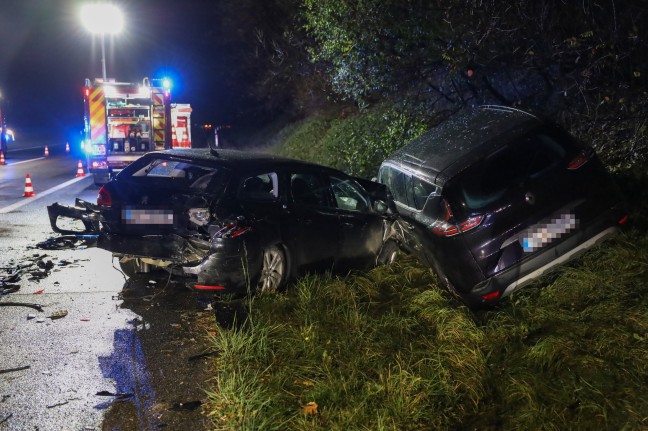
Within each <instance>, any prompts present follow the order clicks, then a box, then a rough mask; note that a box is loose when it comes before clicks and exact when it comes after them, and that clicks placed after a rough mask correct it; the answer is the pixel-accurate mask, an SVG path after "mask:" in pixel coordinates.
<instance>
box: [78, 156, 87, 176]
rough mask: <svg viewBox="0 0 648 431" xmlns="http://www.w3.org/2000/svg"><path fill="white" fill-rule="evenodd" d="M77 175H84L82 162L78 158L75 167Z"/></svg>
mask: <svg viewBox="0 0 648 431" xmlns="http://www.w3.org/2000/svg"><path fill="white" fill-rule="evenodd" d="M76 176H77V177H85V174H84V173H83V163H81V160H79V166H78V167H77V174H76Z"/></svg>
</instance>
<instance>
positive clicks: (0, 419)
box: [0, 413, 13, 425]
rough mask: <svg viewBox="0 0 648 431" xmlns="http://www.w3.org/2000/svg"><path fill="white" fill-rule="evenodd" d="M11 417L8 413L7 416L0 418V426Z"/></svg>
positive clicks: (11, 414)
mask: <svg viewBox="0 0 648 431" xmlns="http://www.w3.org/2000/svg"><path fill="white" fill-rule="evenodd" d="M12 416H13V413H9V414H8V415H7V416H5V417H3V418H0V425H2V424H3V423H5V422H7V421H8V420H9V419H11V417H12Z"/></svg>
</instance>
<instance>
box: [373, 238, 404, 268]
mask: <svg viewBox="0 0 648 431" xmlns="http://www.w3.org/2000/svg"><path fill="white" fill-rule="evenodd" d="M398 251H399V247H398V243H397V242H396V241H394V240H391V239H390V240H387V241H386V242H385V244H383V246H382V248H381V249H380V253H378V257H377V258H376V264H377V265H391V264H392V263H394V260H396V256H397V255H398Z"/></svg>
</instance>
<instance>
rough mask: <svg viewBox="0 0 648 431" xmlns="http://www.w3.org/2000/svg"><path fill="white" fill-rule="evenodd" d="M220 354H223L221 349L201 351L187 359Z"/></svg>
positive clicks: (194, 359) (191, 359)
mask: <svg viewBox="0 0 648 431" xmlns="http://www.w3.org/2000/svg"><path fill="white" fill-rule="evenodd" d="M220 354H221V352H220V350H210V351H208V352H204V353H199V354H197V355H193V356H189V357H188V358H187V361H197V360H198V359H203V358H207V357H209V356H217V355H220Z"/></svg>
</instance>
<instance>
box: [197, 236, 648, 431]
mask: <svg viewBox="0 0 648 431" xmlns="http://www.w3.org/2000/svg"><path fill="white" fill-rule="evenodd" d="M647 294H648V240H647V239H646V238H645V237H644V236H642V235H639V234H634V235H623V236H620V237H619V238H618V239H616V240H613V241H612V242H609V243H607V244H604V245H602V246H600V247H599V248H597V249H596V250H594V251H592V252H590V253H588V254H587V255H585V256H584V257H583V258H582V259H580V260H578V261H576V262H575V263H573V264H571V265H569V266H565V267H563V268H562V269H560V270H559V272H558V273H556V274H554V275H552V276H550V278H545V279H543V280H540V281H539V282H537V283H536V284H535V285H532V286H530V287H528V288H525V289H523V290H522V291H521V292H520V293H519V294H516V295H515V296H513V297H512V298H511V299H510V300H509V301H506V302H504V303H503V304H502V305H501V306H500V307H499V308H497V309H493V310H487V311H482V312H480V313H478V314H473V313H471V312H470V311H469V310H468V309H467V308H465V307H464V306H463V305H461V304H460V303H458V302H457V301H456V300H455V299H454V298H453V297H452V296H450V295H449V294H447V293H446V292H445V291H442V290H440V289H439V288H438V287H437V284H436V280H435V277H434V275H433V274H432V273H431V272H430V271H429V270H428V269H426V268H422V267H420V266H418V265H417V264H416V263H415V262H414V261H413V260H411V259H410V258H408V257H405V258H401V259H400V260H399V261H397V262H396V263H395V264H393V265H391V266H389V267H381V268H377V269H375V270H373V271H371V272H369V273H366V274H356V275H349V276H346V277H335V276H332V275H323V276H309V277H306V278H304V279H301V280H299V281H298V282H297V283H296V284H295V285H293V286H291V288H290V289H289V290H288V291H287V292H286V293H285V294H282V295H261V296H256V297H253V298H252V299H249V300H248V301H250V303H249V305H250V306H251V307H250V308H251V309H252V310H253V311H252V313H251V315H250V320H249V322H248V325H247V326H245V327H244V329H239V330H230V331H226V330H222V331H220V332H219V334H218V335H217V336H216V337H215V338H214V343H215V345H216V348H218V349H219V350H220V351H221V352H222V355H221V356H220V357H219V358H218V359H217V360H216V368H217V376H216V378H215V379H214V382H213V390H212V391H211V392H210V394H209V395H210V399H211V403H212V404H211V406H210V407H211V411H212V413H211V417H212V419H213V421H214V427H215V429H223V430H225V429H227V430H229V429H242V430H257V429H263V430H275V429H276V430H291V429H292V430H420V429H441V430H443V429H548V430H551V429H555V430H565V429H570V430H574V429H577V430H578V429H580V430H591V429H645V428H646V427H648V397H646V396H645V387H646V384H647V383H648V361H647V360H646V358H648V295H647ZM309 402H315V403H317V413H315V414H307V413H305V412H304V410H303V407H304V406H306V405H307V404H308V403H309Z"/></svg>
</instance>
